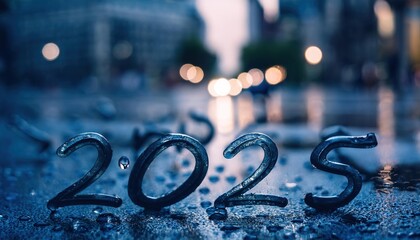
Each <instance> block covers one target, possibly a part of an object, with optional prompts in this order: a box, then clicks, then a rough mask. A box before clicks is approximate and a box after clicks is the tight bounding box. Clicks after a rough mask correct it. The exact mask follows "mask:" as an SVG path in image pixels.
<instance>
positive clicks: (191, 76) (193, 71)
mask: <svg viewBox="0 0 420 240" xmlns="http://www.w3.org/2000/svg"><path fill="white" fill-rule="evenodd" d="M187 76H188V80H190V82H192V83H199V82H201V80H203V78H204V71H203V69H201V67H197V66H195V67H191V68H190V69H188V71H187Z"/></svg>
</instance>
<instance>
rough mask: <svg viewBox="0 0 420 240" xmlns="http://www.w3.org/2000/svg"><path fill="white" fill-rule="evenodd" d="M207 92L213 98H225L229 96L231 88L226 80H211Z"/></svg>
mask: <svg viewBox="0 0 420 240" xmlns="http://www.w3.org/2000/svg"><path fill="white" fill-rule="evenodd" d="M207 90H208V92H209V94H210V95H211V96H212V97H225V96H227V95H228V94H229V92H230V90H231V86H230V83H229V81H228V80H227V79H226V78H219V79H213V80H211V81H210V82H209V85H208V86H207Z"/></svg>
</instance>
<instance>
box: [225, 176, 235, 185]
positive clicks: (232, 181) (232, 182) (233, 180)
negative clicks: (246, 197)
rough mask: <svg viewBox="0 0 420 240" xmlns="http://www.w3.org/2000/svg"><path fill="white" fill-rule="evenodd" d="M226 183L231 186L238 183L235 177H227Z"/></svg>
mask: <svg viewBox="0 0 420 240" xmlns="http://www.w3.org/2000/svg"><path fill="white" fill-rule="evenodd" d="M226 181H227V182H228V183H230V184H234V183H235V182H236V177H235V176H227V177H226Z"/></svg>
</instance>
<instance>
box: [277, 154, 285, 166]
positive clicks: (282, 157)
mask: <svg viewBox="0 0 420 240" xmlns="http://www.w3.org/2000/svg"><path fill="white" fill-rule="evenodd" d="M278 161H279V163H280V165H283V166H284V165H286V164H287V157H286V156H284V155H283V156H280V157H279V160H278Z"/></svg>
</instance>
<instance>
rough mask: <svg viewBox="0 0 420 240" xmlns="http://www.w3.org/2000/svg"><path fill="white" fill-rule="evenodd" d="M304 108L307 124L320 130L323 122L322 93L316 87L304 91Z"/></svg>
mask: <svg viewBox="0 0 420 240" xmlns="http://www.w3.org/2000/svg"><path fill="white" fill-rule="evenodd" d="M306 110H307V115H308V125H309V127H311V128H313V129H314V130H316V131H320V130H321V128H322V126H323V122H324V94H323V92H321V90H319V89H317V88H310V89H309V90H308V91H307V92H306Z"/></svg>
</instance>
